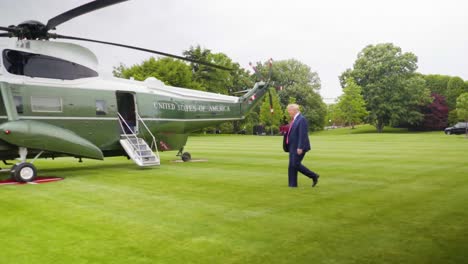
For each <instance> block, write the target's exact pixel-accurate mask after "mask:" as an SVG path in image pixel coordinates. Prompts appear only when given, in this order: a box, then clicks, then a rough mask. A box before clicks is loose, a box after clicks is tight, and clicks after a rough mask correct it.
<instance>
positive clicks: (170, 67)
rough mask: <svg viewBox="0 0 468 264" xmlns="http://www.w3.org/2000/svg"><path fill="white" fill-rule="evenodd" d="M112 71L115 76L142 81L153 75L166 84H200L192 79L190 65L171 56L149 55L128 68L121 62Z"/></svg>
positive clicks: (182, 85)
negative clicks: (156, 57) (146, 58)
mask: <svg viewBox="0 0 468 264" xmlns="http://www.w3.org/2000/svg"><path fill="white" fill-rule="evenodd" d="M113 73H114V76H116V77H121V78H126V79H129V78H131V77H133V78H135V80H139V81H143V80H145V79H146V78H148V77H155V78H157V79H159V80H161V81H162V82H164V83H165V84H167V85H171V86H176V87H184V88H192V89H197V90H199V89H201V86H200V85H199V84H198V83H196V82H194V81H193V76H192V72H191V71H190V66H188V65H187V64H185V63H184V62H182V61H180V60H174V59H171V58H161V59H155V58H154V57H151V58H149V59H148V60H145V61H143V62H142V63H141V64H140V65H133V66H132V67H129V68H127V67H125V66H124V65H122V64H121V65H120V66H118V67H114V71H113Z"/></svg>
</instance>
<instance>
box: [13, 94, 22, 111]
mask: <svg viewBox="0 0 468 264" xmlns="http://www.w3.org/2000/svg"><path fill="white" fill-rule="evenodd" d="M13 100H14V101H15V106H16V112H17V113H18V114H22V113H23V97H22V96H16V95H15V96H13Z"/></svg>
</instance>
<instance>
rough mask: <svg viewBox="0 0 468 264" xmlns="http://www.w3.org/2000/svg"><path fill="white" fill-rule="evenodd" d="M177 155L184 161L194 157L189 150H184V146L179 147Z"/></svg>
mask: <svg viewBox="0 0 468 264" xmlns="http://www.w3.org/2000/svg"><path fill="white" fill-rule="evenodd" d="M176 156H180V157H181V158H182V160H183V161H184V162H187V161H190V160H191V159H192V155H190V153H189V152H184V148H181V149H179V152H178V153H177V155H176Z"/></svg>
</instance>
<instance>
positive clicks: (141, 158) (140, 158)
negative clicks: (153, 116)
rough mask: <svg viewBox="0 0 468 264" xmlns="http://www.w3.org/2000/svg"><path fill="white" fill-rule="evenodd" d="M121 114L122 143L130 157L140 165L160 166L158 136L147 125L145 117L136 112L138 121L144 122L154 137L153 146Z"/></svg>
mask: <svg viewBox="0 0 468 264" xmlns="http://www.w3.org/2000/svg"><path fill="white" fill-rule="evenodd" d="M118 115H119V123H120V128H121V129H122V130H121V131H122V133H123V134H121V135H120V145H121V146H122V147H123V149H124V150H125V152H126V153H127V155H128V157H129V158H130V159H132V160H133V161H134V162H135V163H136V164H137V165H138V166H140V167H146V166H158V165H160V159H159V153H158V149H157V146H156V138H155V137H154V135H153V134H152V133H151V131H150V130H149V129H148V127H147V126H146V124H145V122H143V119H141V117H140V116H139V115H138V113H137V114H136V117H137V122H140V123H142V124H143V126H144V127H145V128H146V131H147V132H148V134H149V135H150V136H151V138H152V142H151V146H150V145H148V143H147V142H146V141H145V140H144V139H143V138H141V137H139V136H138V131H135V130H136V129H135V128H134V127H130V126H129V125H128V124H127V122H126V121H125V119H124V118H123V117H122V116H121V115H120V114H118Z"/></svg>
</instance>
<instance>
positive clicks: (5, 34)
mask: <svg viewBox="0 0 468 264" xmlns="http://www.w3.org/2000/svg"><path fill="white" fill-rule="evenodd" d="M9 36H10V33H0V37H9Z"/></svg>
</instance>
